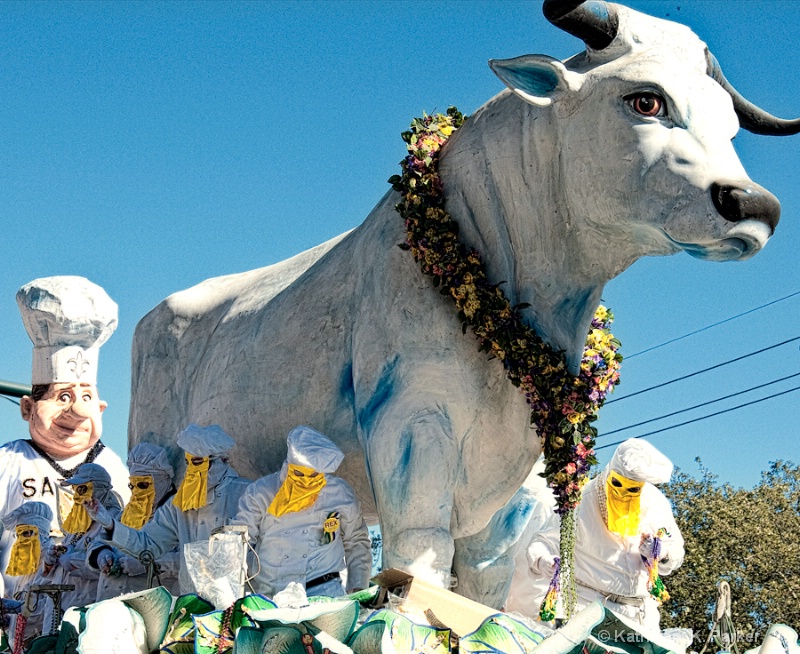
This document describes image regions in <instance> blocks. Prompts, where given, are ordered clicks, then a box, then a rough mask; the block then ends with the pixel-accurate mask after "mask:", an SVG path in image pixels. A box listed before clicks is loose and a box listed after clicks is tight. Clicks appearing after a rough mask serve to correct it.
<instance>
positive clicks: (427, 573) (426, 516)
mask: <svg viewBox="0 0 800 654" xmlns="http://www.w3.org/2000/svg"><path fill="white" fill-rule="evenodd" d="M388 404H389V406H387V405H386V404H384V405H383V406H382V407H381V409H380V411H379V412H378V413H377V415H372V416H371V418H372V419H371V420H370V421H369V422H370V429H369V430H368V431H366V432H365V433H364V438H365V446H366V456H367V469H368V471H369V475H370V478H371V482H372V487H373V489H374V492H375V500H376V503H377V507H378V513H379V515H380V522H381V532H382V537H383V567H384V568H391V567H394V568H400V569H402V570H406V571H408V572H410V573H412V574H413V575H414V576H415V577H420V578H423V579H425V580H427V581H431V582H433V583H436V584H437V585H440V586H442V587H444V588H447V587H448V585H449V583H450V570H451V566H452V560H453V537H452V535H451V534H450V517H451V514H452V508H453V489H454V487H455V483H456V476H457V469H458V452H457V447H456V444H455V440H454V437H453V433H452V425H451V422H450V420H449V418H448V417H447V415H446V413H445V411H443V410H442V409H439V408H437V407H424V408H417V409H416V410H410V409H409V408H408V405H407V404H406V403H405V402H397V403H394V404H392V403H391V402H389V403H388ZM362 428H363V425H362Z"/></svg>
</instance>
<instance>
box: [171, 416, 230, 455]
mask: <svg viewBox="0 0 800 654" xmlns="http://www.w3.org/2000/svg"><path fill="white" fill-rule="evenodd" d="M234 445H236V441H234V440H233V438H231V437H230V436H228V434H226V433H225V431H224V430H223V429H222V427H220V426H219V425H209V426H208V427H201V426H200V425H196V424H194V423H192V424H190V425H189V426H188V427H186V429H184V430H183V431H182V432H181V433H180V434H178V447H180V448H181V449H182V450H183V451H184V452H187V453H189V454H192V455H194V456H220V455H221V454H225V452H227V451H228V450H229V449H231V448H232V447H233V446H234Z"/></svg>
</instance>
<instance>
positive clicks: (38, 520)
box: [3, 502, 53, 651]
mask: <svg viewBox="0 0 800 654" xmlns="http://www.w3.org/2000/svg"><path fill="white" fill-rule="evenodd" d="M52 522H53V512H52V511H51V510H50V507H49V506H47V504H45V503H44V502H25V504H21V505H20V506H18V507H17V508H16V509H14V510H13V511H12V512H11V513H9V514H7V515H5V516H3V527H4V528H5V529H6V530H7V531H8V532H9V533H11V534H13V539H14V540H13V542H12V545H11V556H10V559H9V562H8V567H7V568H6V569H5V574H6V575H8V576H9V577H14V578H15V579H16V581H17V584H16V585H17V599H19V600H21V601H22V602H23V603H27V604H28V607H29V608H30V607H32V610H31V611H30V613H29V615H26V616H24V617H23V618H21V619H23V620H24V625H23V626H22V627H21V629H19V627H20V625H18V624H16V623H15V622H13V621H12V624H11V626H10V628H9V630H8V631H9V633H10V634H14V635H15V637H16V635H18V634H16V632H17V631H18V630H19V631H20V632H21V637H22V639H23V643H25V646H26V647H27V644H28V643H29V642H30V641H31V640H32V639H33V638H35V637H37V636H40V635H41V634H42V633H43V631H45V630H48V631H49V629H50V626H51V616H52V602H51V601H50V599H49V598H48V597H46V596H45V595H43V594H34V596H33V597H31V598H30V601H29V602H28V599H29V598H28V593H30V592H31V586H33V585H39V584H47V583H50V580H49V579H44V578H43V577H42V571H43V568H44V558H45V557H44V555H45V553H46V552H47V551H48V550H49V549H50V546H51V545H52V539H51V538H50V524H51V523H52ZM19 619H20V618H17V620H19ZM14 644H15V641H12V645H14ZM15 651H16V650H15Z"/></svg>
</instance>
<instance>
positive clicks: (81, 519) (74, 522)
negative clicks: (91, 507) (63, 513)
mask: <svg viewBox="0 0 800 654" xmlns="http://www.w3.org/2000/svg"><path fill="white" fill-rule="evenodd" d="M73 488H74V489H75V494H74V495H73V496H72V510H71V511H70V512H69V515H68V516H67V519H66V520H64V531H68V532H69V533H70V534H82V533H84V532H86V531H88V530H89V527H91V526H92V519H91V518H90V517H89V514H88V513H87V512H86V507H85V506H84V505H83V503H84V502H88V501H89V500H91V499H92V494H93V493H94V484H93V483H92V482H90V481H87V482H86V483H85V484H78V485H77V486H73Z"/></svg>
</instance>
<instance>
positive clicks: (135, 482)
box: [89, 442, 180, 602]
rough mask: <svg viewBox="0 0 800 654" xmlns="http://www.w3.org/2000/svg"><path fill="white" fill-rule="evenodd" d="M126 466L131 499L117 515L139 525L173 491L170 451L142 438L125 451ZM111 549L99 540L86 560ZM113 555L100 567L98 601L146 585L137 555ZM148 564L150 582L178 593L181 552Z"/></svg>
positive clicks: (125, 522)
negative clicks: (127, 451)
mask: <svg viewBox="0 0 800 654" xmlns="http://www.w3.org/2000/svg"><path fill="white" fill-rule="evenodd" d="M128 469H129V470H130V471H131V481H130V487H131V493H132V495H131V500H130V502H128V504H127V505H126V506H125V510H124V511H123V512H122V515H121V516H120V519H119V521H120V523H122V524H123V525H125V526H126V527H131V528H133V529H141V528H142V527H143V526H144V525H145V524H147V522H149V520H150V519H151V518H152V517H153V514H154V513H155V511H156V509H158V508H159V507H160V506H161V505H162V504H166V503H167V502H169V501H171V500H172V498H173V496H174V495H175V486H174V485H173V483H172V477H173V475H174V472H173V469H172V464H170V462H169V454H168V453H167V451H166V450H165V449H164V448H163V447H159V446H158V445H154V444H153V443H147V442H142V443H139V444H138V445H136V446H135V447H134V448H133V449H132V450H131V451H130V453H129V454H128ZM106 548H108V549H112V548H111V546H110V545H107V544H106V543H104V542H102V541H99V542H98V543H96V544H95V545H94V546H93V547H92V548H91V550H90V554H89V561H90V564H91V565H94V566H96V565H97V563H96V562H97V557H98V555H99V553H100V551H101V550H103V549H106ZM112 552H113V557H114V559H113V560H112V561H111V562H110V564H108V563H109V560H108V559H106V563H107V564H108V565H106V566H105V567H104V569H103V570H102V571H101V572H102V573H103V574H102V575H101V576H100V581H99V583H98V586H97V601H98V602H99V601H101V600H105V599H109V598H111V597H117V596H119V595H122V594H124V593H132V592H135V591H139V590H145V589H146V588H147V587H148V586H147V583H148V568H147V566H145V565H144V564H143V563H142V562H141V561H140V560H139V557H135V556H131V555H129V554H125V553H124V552H119V551H117V550H113V549H112ZM150 565H153V566H154V569H153V580H152V583H153V585H155V584H156V583H158V584H160V585H162V586H164V587H165V588H166V589H167V590H168V591H170V592H171V593H172V594H173V595H179V594H180V590H179V588H178V571H179V569H180V554H179V553H178V550H177V549H175V550H173V551H171V552H167V553H166V554H164V555H163V556H161V557H160V558H159V559H158V560H154V561H153V562H152V563H150Z"/></svg>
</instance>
